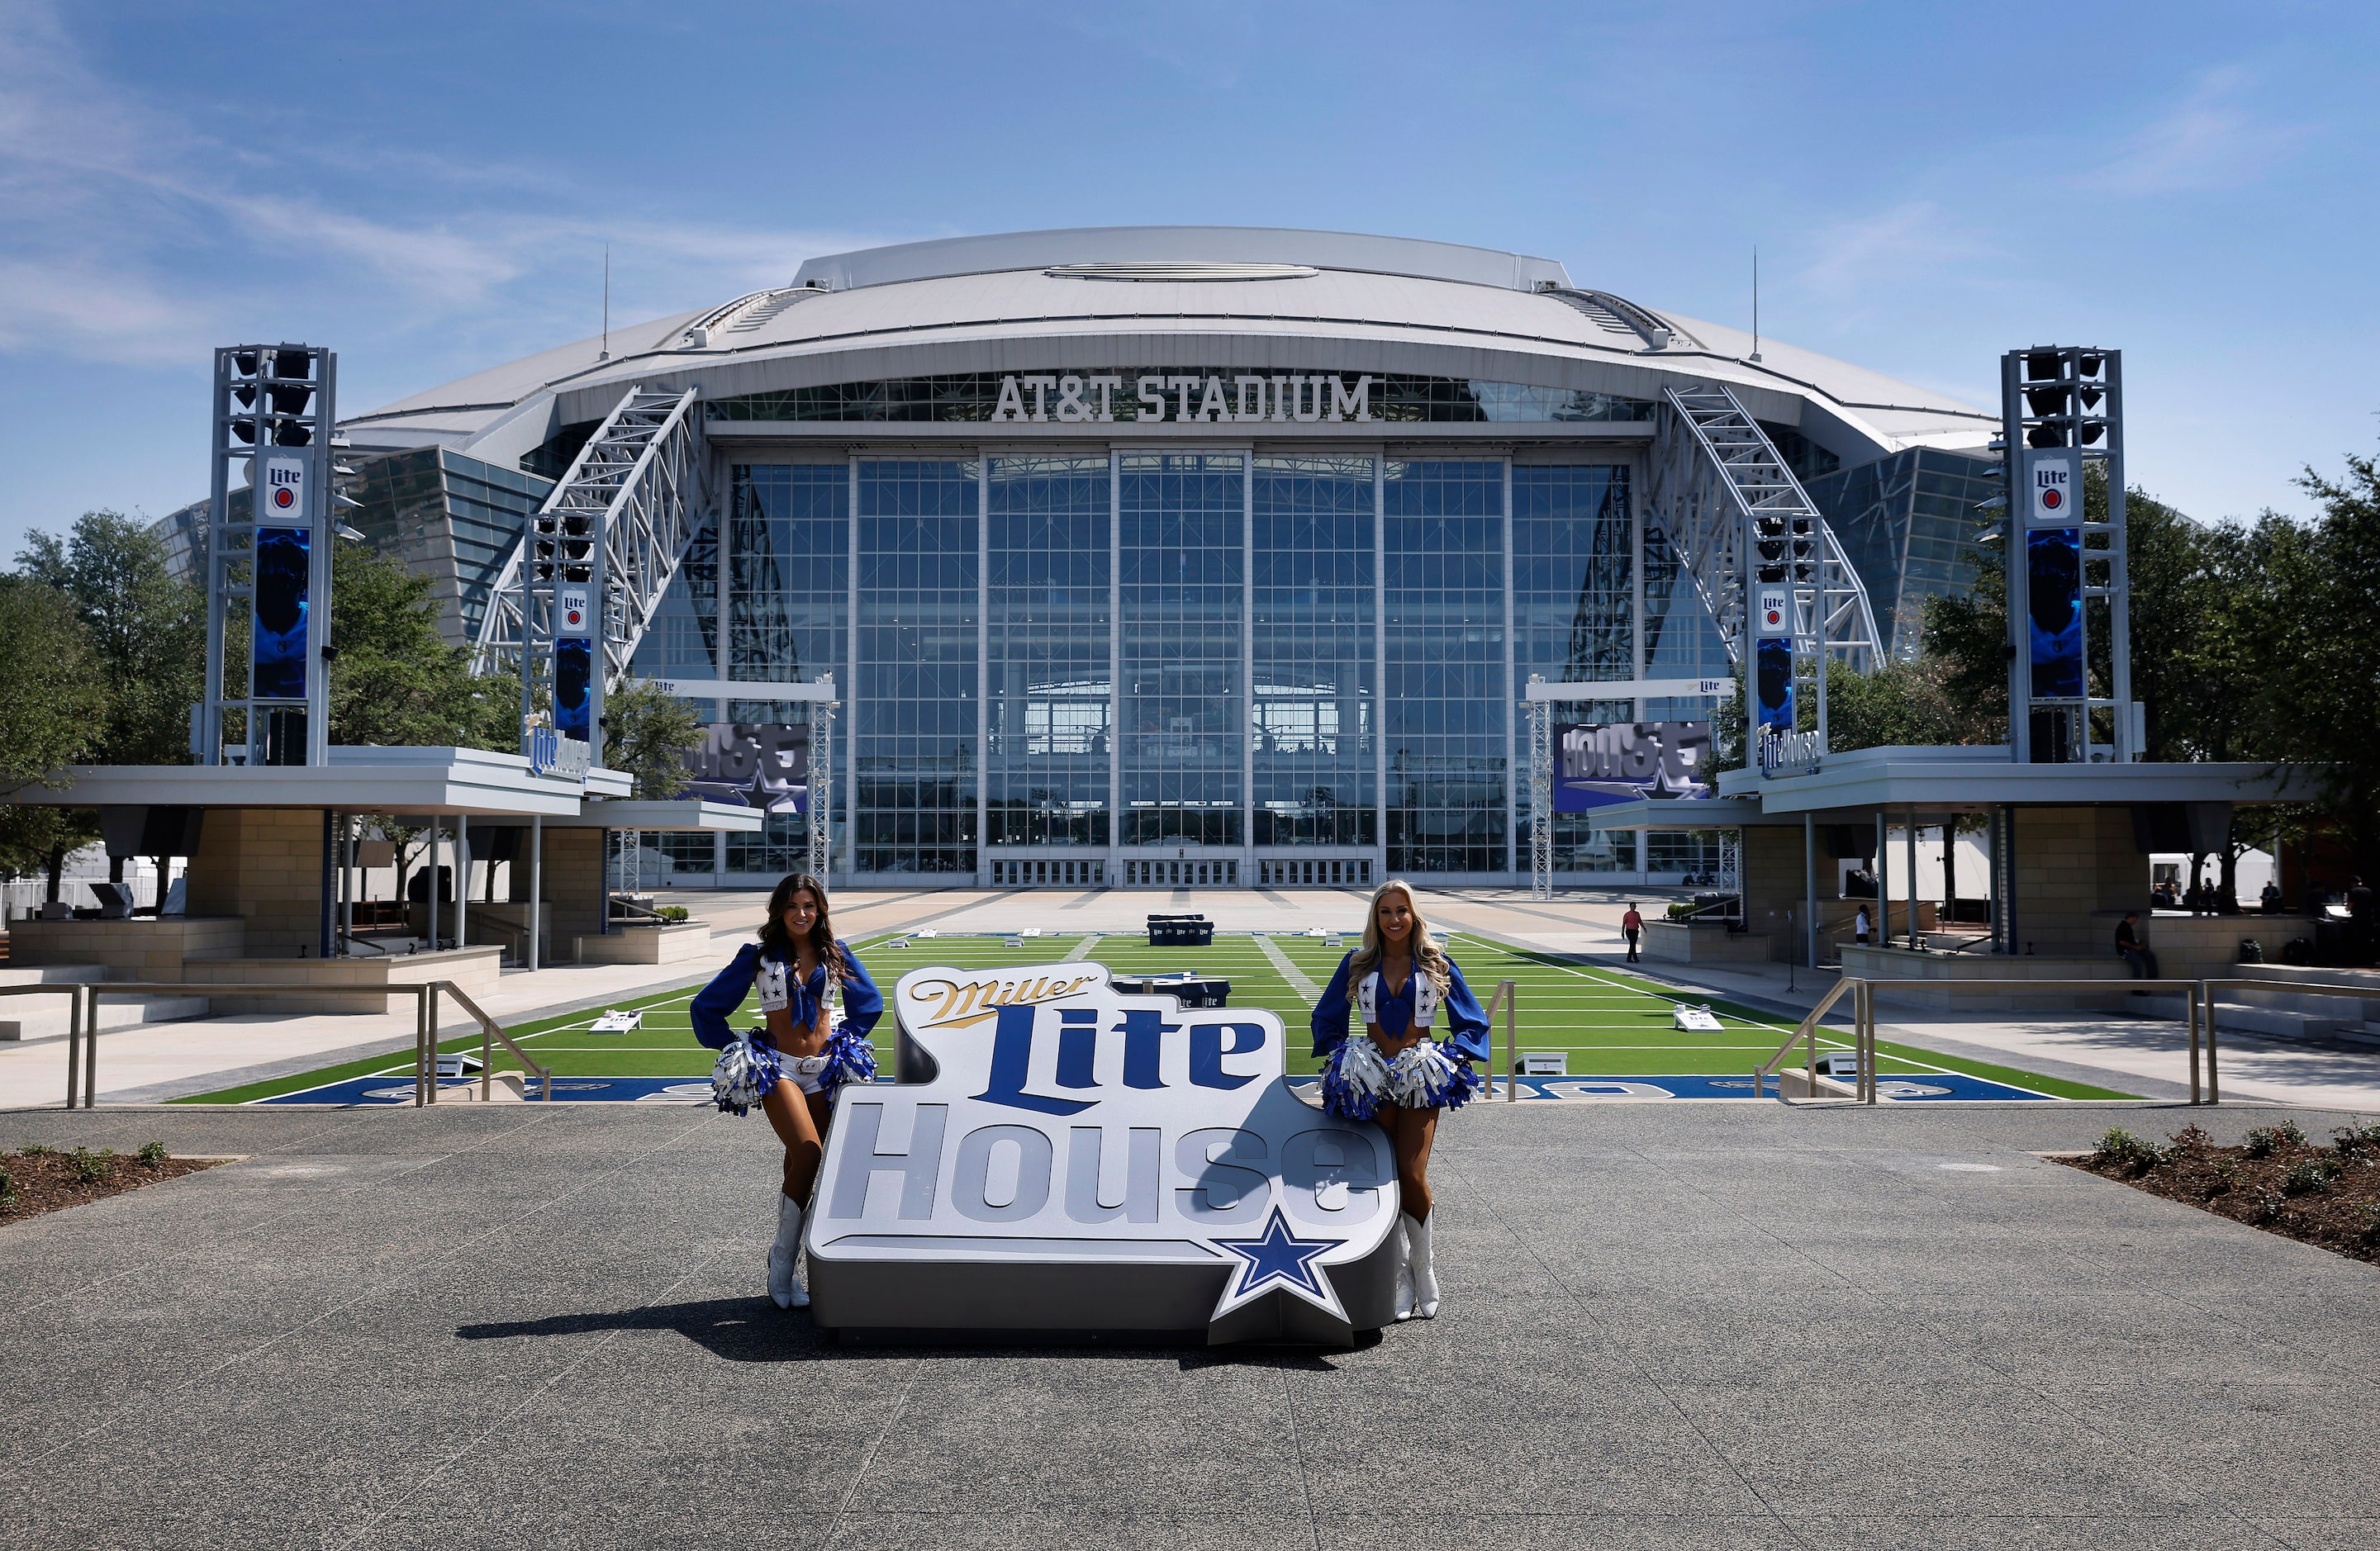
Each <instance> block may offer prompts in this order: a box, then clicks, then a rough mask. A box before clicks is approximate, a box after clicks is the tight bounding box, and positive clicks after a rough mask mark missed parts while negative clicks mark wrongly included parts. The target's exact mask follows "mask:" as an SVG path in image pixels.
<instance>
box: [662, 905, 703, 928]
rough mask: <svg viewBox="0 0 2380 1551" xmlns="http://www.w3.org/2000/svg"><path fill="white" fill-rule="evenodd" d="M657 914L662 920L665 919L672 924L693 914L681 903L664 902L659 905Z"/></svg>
mask: <svg viewBox="0 0 2380 1551" xmlns="http://www.w3.org/2000/svg"><path fill="white" fill-rule="evenodd" d="M658 914H659V915H660V916H661V918H662V920H664V921H667V922H668V923H670V925H672V926H675V925H677V923H679V922H680V921H685V920H689V919H691V918H692V917H693V915H694V912H693V911H691V910H688V909H687V908H686V906H684V905H682V904H665V905H663V906H662V907H661V910H660V911H659V912H658Z"/></svg>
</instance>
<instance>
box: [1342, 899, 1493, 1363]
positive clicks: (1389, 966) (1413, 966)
mask: <svg viewBox="0 0 2380 1551" xmlns="http://www.w3.org/2000/svg"><path fill="white" fill-rule="evenodd" d="M1440 1007H1443V1008H1444V1009H1445V1010H1446V1025H1447V1029H1446V1032H1447V1037H1446V1041H1445V1043H1444V1044H1443V1045H1441V1044H1439V1041H1437V1040H1436V1039H1434V1038H1432V1037H1431V1032H1430V1031H1431V1024H1432V1023H1433V1022H1434V1020H1435V1019H1436V1018H1437V1016H1438V1012H1439V1008H1440ZM1351 1012H1360V1014H1361V1016H1362V1018H1363V1023H1364V1026H1363V1028H1362V1030H1361V1031H1360V1032H1354V1033H1351V1032H1350V1030H1349V1016H1350V1013H1351ZM1313 1026H1314V1054H1315V1055H1316V1057H1318V1059H1320V1060H1322V1107H1323V1108H1324V1109H1327V1110H1329V1111H1330V1113H1331V1114H1333V1115H1336V1116H1338V1117H1340V1118H1341V1119H1342V1120H1350V1121H1378V1122H1379V1124H1380V1128H1381V1129H1382V1130H1384V1131H1386V1132H1387V1133H1389V1144H1390V1148H1391V1150H1392V1151H1393V1152H1394V1154H1395V1157H1396V1163H1397V1194H1398V1197H1399V1201H1400V1204H1401V1206H1402V1207H1403V1211H1402V1212H1401V1214H1400V1215H1399V1217H1398V1219H1397V1236H1398V1239H1399V1240H1400V1242H1401V1248H1402V1252H1403V1253H1402V1255H1401V1265H1400V1266H1399V1269H1398V1273H1397V1317H1398V1318H1399V1319H1410V1318H1412V1317H1414V1316H1415V1315H1420V1316H1421V1317H1422V1318H1424V1319H1436V1318H1437V1317H1438V1307H1439V1295H1438V1269H1437V1266H1436V1263H1435V1262H1434V1261H1433V1259H1432V1258H1431V1253H1430V1194H1429V1150H1430V1146H1431V1144H1432V1143H1433V1142H1434V1141H1435V1140H1436V1138H1437V1135H1438V1112H1439V1110H1440V1109H1459V1108H1461V1107H1462V1105H1463V1103H1464V1102H1465V1101H1467V1100H1468V1099H1470V1098H1471V1097H1473V1096H1474V1095H1475V1094H1476V1093H1478V1092H1479V1091H1480V1087H1481V1084H1480V1080H1479V1076H1478V1073H1476V1072H1474V1071H1473V1070H1472V1068H1471V1063H1472V1062H1473V1061H1485V1060H1487V1059H1488V1014H1487V1013H1486V1012H1483V1011H1481V1009H1480V1006H1479V999H1478V998H1477V997H1475V996H1473V995H1472V994H1471V988H1470V987H1468V986H1466V985H1464V984H1463V971H1462V970H1461V969H1460V968H1458V967H1457V966H1456V965H1455V963H1454V961H1453V960H1452V959H1451V958H1449V957H1448V956H1447V953H1446V951H1445V950H1444V949H1443V948H1441V947H1439V942H1438V939H1436V938H1435V937H1433V936H1431V935H1430V930H1429V924H1428V923H1427V922H1426V921H1424V920H1423V919H1422V915H1421V910H1420V908H1419V907H1418V906H1417V905H1416V904H1415V901H1414V891H1413V888H1412V886H1411V885H1410V884H1407V883H1404V882H1402V881H1400V880H1398V879H1396V878H1390V880H1389V881H1388V882H1386V883H1383V884H1381V885H1380V886H1379V887H1378V889H1376V890H1374V891H1372V906H1371V913H1370V914H1369V915H1366V917H1365V918H1364V943H1363V946H1362V947H1360V948H1357V949H1355V950H1354V951H1353V952H1351V953H1349V954H1347V956H1346V957H1344V958H1342V959H1341V960H1340V961H1339V968H1338V970H1337V971H1336V972H1335V973H1333V974H1332V975H1331V976H1330V985H1329V986H1328V987H1326V988H1324V989H1323V992H1322V1000H1320V1001H1318V1002H1317V1003H1316V1004H1315V1007H1314V1025H1313ZM1450 1052H1451V1054H1450Z"/></svg>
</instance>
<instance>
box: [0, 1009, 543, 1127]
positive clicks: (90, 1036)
mask: <svg viewBox="0 0 2380 1551" xmlns="http://www.w3.org/2000/svg"><path fill="white" fill-rule="evenodd" d="M442 991H443V992H445V993H447V994H449V995H451V996H453V997H454V998H455V1000H456V1001H458V1002H460V1003H461V1004H462V1006H463V1011H465V1012H468V1013H469V1014H470V1015H471V1017H472V1018H473V1020H474V1021H476V1022H477V1023H478V1024H479V1025H480V1098H481V1099H483V1100H484V1099H486V1098H487V1097H489V1096H490V1094H491V1092H492V1084H493V1082H494V1073H493V1072H492V1071H491V1070H490V1061H489V1059H488V1058H489V1057H490V1056H491V1055H492V1054H493V1048H494V1046H493V1042H494V1041H497V1040H502V1041H503V1042H504V1048H505V1049H507V1050H510V1051H511V1052H512V1053H513V1054H514V1055H515V1056H516V1057H517V1058H518V1059H519V1060H520V1063H521V1065H522V1066H523V1067H524V1068H525V1069H527V1070H528V1072H534V1073H535V1074H536V1076H537V1083H538V1097H540V1099H543V1100H546V1101H549V1102H550V1101H552V1099H553V1068H552V1067H548V1066H542V1065H540V1064H539V1063H538V1062H537V1061H535V1060H531V1059H530V1058H529V1056H528V1052H527V1051H525V1050H523V1049H522V1048H520V1047H519V1046H518V1045H516V1044H515V1043H514V1042H513V1038H512V1036H510V1035H508V1034H506V1033H505V1032H504V1029H503V1028H502V1027H501V1026H499V1025H498V1024H497V1023H496V1021H495V1020H494V1019H492V1018H491V1017H489V1016H488V1015H487V1013H485V1012H481V1011H480V1005H479V1003H477V1002H475V1001H473V1000H471V999H470V997H469V996H468V995H467V994H466V993H465V992H464V990H463V988H461V987H460V986H457V985H455V983H454V982H453V981H451V980H432V981H430V982H428V983H427V984H424V985H417V986H342V985H335V984H329V985H323V984H290V983H287V982H260V983H248V982H237V981H234V982H226V981H213V980H210V981H185V980H115V981H108V982H105V983H97V982H92V983H85V984H82V985H73V986H0V996H39V995H43V994H49V995H59V994H63V995H66V996H67V997H70V998H71V999H72V1000H71V1001H70V1003H69V1004H68V1010H67V1109H74V1108H75V1107H76V1090H77V1088H78V1087H79V1088H80V1090H81V1108H83V1109H97V1108H98V1107H99V1100H98V1084H99V999H100V998H101V997H102V996H143V997H153V996H180V997H209V998H231V997H249V996H262V997H325V996H329V997H337V998H340V999H342V1000H356V999H358V998H363V997H379V998H382V999H383V1000H385V999H386V998H389V997H410V998H412V999H413V1072H414V1087H413V1102H414V1105H415V1107H416V1108H417V1109H418V1108H419V1107H420V1106H422V1105H424V1104H435V1103H436V1102H438V1072H437V1060H438V1055H437V1051H438V997H439V993H440V992H442Z"/></svg>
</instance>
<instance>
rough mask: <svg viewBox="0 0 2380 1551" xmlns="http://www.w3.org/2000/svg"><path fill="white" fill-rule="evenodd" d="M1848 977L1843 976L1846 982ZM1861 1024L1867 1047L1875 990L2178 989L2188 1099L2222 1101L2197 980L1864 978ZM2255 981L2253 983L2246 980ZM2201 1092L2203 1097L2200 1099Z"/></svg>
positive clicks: (2209, 1020) (2209, 1019)
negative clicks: (2186, 1018) (2202, 1049)
mask: <svg viewBox="0 0 2380 1551" xmlns="http://www.w3.org/2000/svg"><path fill="white" fill-rule="evenodd" d="M1851 978H1852V977H1846V984H1848V983H1850V981H1851ZM1860 984H1863V985H1864V986H1865V987H1866V988H1867V990H1866V992H1865V1000H1866V1002H1867V1007H1866V1012H1865V1017H1864V1023H1865V1024H1866V1028H1867V1036H1868V1039H1869V1041H1870V1044H1871V1046H1872V1045H1873V1043H1874V1040H1875V1037H1876V1033H1875V1031H1876V992H1877V991H1879V990H1925V991H1944V990H1949V991H1988V992H1992V993H1994V994H1996V995H1999V996H2023V995H2030V994H2032V993H2033V992H2035V991H2082V990H2090V991H2120V992H2124V993H2127V994H2129V993H2131V992H2132V991H2145V990H2179V991H2180V992H2181V993H2182V995H2183V996H2184V997H2185V998H2186V999H2187V1000H2188V1001H2189V1003H2190V1102H2191V1103H2192V1104H2202V1103H2204V1104H2220V1103H2222V1102H2223V1085H2222V1079H2221V1077H2220V1076H2219V1075H2218V1074H2217V1072H2216V1051H2215V1020H2214V1018H2213V1016H2212V1015H2211V1014H2212V1012H2213V1004H2212V1003H2206V1002H2204V1001H2203V988H2204V986H2205V985H2206V982H2204V981H2200V980H2118V979H2114V978H2112V977H2111V978H2108V979H2105V980H2082V979H2074V980H1867V981H1862V982H1860ZM2250 984H2252V985H2253V984H2256V982H2253V981H2252V982H2250ZM2202 1013H2204V1014H2206V1016H2205V1017H2204V1024H2205V1029H2206V1082H2205V1085H2204V1090H2202V1089H2201V1086H2200V1084H2199V1080H2198V1069H2199V1027H2200V1024H2201V1022H2202ZM2202 1091H2203V1092H2204V1097H2203V1098H2202V1097H2200V1096H2201V1093H2202Z"/></svg>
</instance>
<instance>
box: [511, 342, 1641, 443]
mask: <svg viewBox="0 0 2380 1551" xmlns="http://www.w3.org/2000/svg"><path fill="white" fill-rule="evenodd" d="M1247 370H1248V369H1247V368H1245V367H1228V366H1225V367H1129V368H1126V367H1089V368H1084V369H1081V370H1076V371H1072V372H1069V373H1068V374H1067V375H1068V377H1069V378H1071V379H1075V380H1078V381H1079V382H1096V381H1097V380H1098V379H1099V378H1101V377H1105V378H1107V379H1109V380H1110V381H1111V382H1115V383H1117V384H1120V386H1119V387H1117V388H1114V389H1111V392H1110V395H1109V399H1108V407H1109V412H1110V414H1111V415H1112V416H1113V417H1114V418H1116V419H1120V420H1123V421H1131V420H1133V419H1134V418H1135V414H1136V413H1137V405H1138V399H1137V396H1136V390H1137V385H1138V384H1139V382H1141V380H1142V379H1144V378H1149V377H1156V378H1160V379H1163V380H1164V381H1166V382H1175V381H1177V380H1180V379H1184V378H1189V379H1195V380H1196V382H1199V383H1202V384H1203V383H1204V382H1206V381H1207V380H1208V379H1209V378H1213V379H1215V380H1217V381H1218V382H1220V383H1221V384H1224V385H1225V391H1226V393H1235V392H1236V391H1237V390H1236V388H1235V387H1233V386H1232V385H1233V384H1236V383H1238V382H1270V381H1271V379H1269V378H1252V377H1248V376H1247V375H1246V374H1247ZM1009 380H1010V381H1014V380H1015V379H1014V378H1013V377H1012V378H1010V379H1009ZM1281 381H1284V382H1286V381H1289V379H1282V380H1281ZM1348 381H1349V382H1353V381H1354V379H1353V378H1352V377H1350V378H1349V379H1348ZM1368 381H1369V382H1370V383H1371V391H1370V394H1369V395H1368V399H1367V405H1368V408H1369V413H1370V416H1371V418H1373V419H1376V420H1390V421H1407V422H1412V421H1420V422H1429V423H1438V424H1462V423H1471V422H1481V421H1509V422H1527V421H1540V422H1575V421H1594V420H1649V419H1651V418H1653V405H1652V402H1651V401H1650V400H1647V399H1639V398H1617V397H1614V396H1612V395H1611V394H1595V393H1585V392H1583V391H1580V390H1576V389H1571V388H1543V387H1535V386H1532V385H1530V384H1528V383H1524V382H1478V381H1475V380H1473V379H1471V378H1465V377H1412V376H1398V375H1386V376H1374V377H1372V378H1370V379H1368ZM1001 386H1002V374H1001V373H999V372H984V371H973V372H956V373H953V374H950V375H948V376H941V377H903V378H895V379H892V380H890V381H886V382H826V383H821V384H820V385H819V386H817V387H811V388H779V389H774V390H771V391H770V392H767V393H758V394H731V395H729V396H727V397H723V398H715V399H710V400H707V401H706V402H705V404H704V410H705V413H707V414H708V415H709V416H710V418H712V419H714V420H778V421H802V422H816V421H820V420H832V421H861V422H868V421H877V422H882V421H891V422H895V423H909V424H934V423H966V422H971V421H989V420H990V419H992V418H994V417H995V416H996V415H997V414H998V413H999V411H1000V403H1001ZM1027 391H1028V392H1029V390H1027ZM1172 392H1173V390H1172V389H1171V388H1167V389H1163V390H1160V396H1161V397H1162V398H1163V399H1165V400H1168V401H1170V400H1171V398H1172ZM1090 395H1091V396H1090V402H1091V403H1092V404H1093V405H1094V406H1096V404H1097V402H1098V397H1097V390H1096V389H1095V388H1094V389H1092V390H1090ZM1048 396H1049V395H1048V394H1047V393H1046V392H1045V394H1044V395H1043V398H1044V401H1045V404H1046V401H1047V399H1048ZM1189 402H1190V403H1192V404H1195V403H1196V396H1195V394H1194V397H1193V399H1192V400H1191V401H1189ZM1233 403H1236V400H1234V401H1233ZM1037 418H1038V417H1037ZM1069 418H1071V417H1069ZM1182 418H1196V414H1195V412H1194V414H1192V415H1190V416H1184V417H1182ZM1301 418H1316V417H1301ZM572 429H573V430H576V429H577V428H572ZM585 441H586V437H585V435H584V434H583V433H581V434H580V435H579V437H578V444H580V445H583V444H584V443H585ZM565 446H566V447H567V452H565ZM541 451H542V452H543V454H544V456H543V462H544V463H546V464H549V465H550V464H553V463H555V462H560V463H562V464H564V465H565V466H566V465H567V463H568V461H569V458H568V454H575V453H576V452H577V446H575V445H568V444H567V442H565V439H564V438H557V439H556V441H555V442H554V443H553V444H552V445H551V447H550V448H549V449H541Z"/></svg>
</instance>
